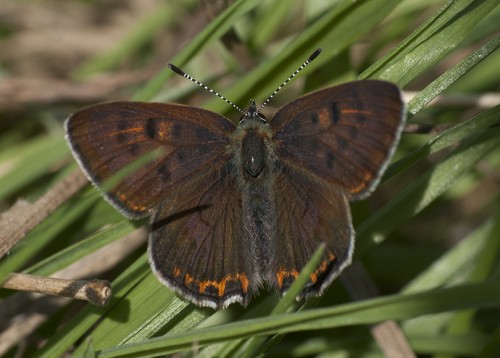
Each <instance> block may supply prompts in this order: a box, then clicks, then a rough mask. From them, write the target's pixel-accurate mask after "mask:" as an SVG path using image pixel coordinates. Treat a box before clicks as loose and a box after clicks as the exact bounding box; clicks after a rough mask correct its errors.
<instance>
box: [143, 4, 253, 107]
mask: <svg viewBox="0 0 500 358" xmlns="http://www.w3.org/2000/svg"><path fill="white" fill-rule="evenodd" d="M259 3H260V0H238V1H235V2H234V3H233V4H232V5H231V6H229V7H228V8H227V9H226V10H225V11H223V12H222V13H221V14H220V15H219V16H217V17H216V18H215V19H214V20H213V21H212V22H211V23H210V24H208V25H207V26H206V27H205V28H204V29H203V31H202V32H200V33H199V34H198V35H196V37H195V38H194V39H192V40H191V41H190V42H189V44H187V45H186V47H184V49H183V50H182V51H180V52H179V53H178V54H177V55H175V56H174V57H173V58H172V59H171V60H170V62H172V63H174V64H175V65H176V66H178V67H182V66H183V65H185V64H186V63H187V62H188V61H189V60H190V59H191V58H192V57H193V56H195V55H196V54H197V53H198V52H199V51H200V50H201V49H202V48H204V47H205V46H207V45H208V44H210V43H211V42H213V41H215V40H217V39H219V38H220V37H221V36H222V35H223V34H224V33H226V32H227V31H228V30H229V29H230V28H231V27H232V26H234V24H235V22H236V21H237V20H238V19H239V18H241V17H242V16H243V15H244V14H246V13H247V12H248V11H250V10H252V9H253V8H254V7H255V6H257V5H258V4H259ZM172 75H173V73H172V71H170V69H168V68H165V69H164V70H163V71H161V72H160V73H159V74H158V75H157V76H156V77H155V78H153V79H152V80H151V81H149V82H148V83H147V84H146V85H145V86H143V87H142V88H141V89H140V90H139V91H137V93H136V94H135V96H134V100H136V101H147V100H150V99H151V98H153V97H154V96H155V95H156V94H157V93H158V92H159V90H160V89H161V88H162V87H163V85H164V84H165V81H166V80H167V79H168V78H170V76H172Z"/></svg>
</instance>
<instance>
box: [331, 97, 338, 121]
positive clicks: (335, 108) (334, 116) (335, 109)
mask: <svg viewBox="0 0 500 358" xmlns="http://www.w3.org/2000/svg"><path fill="white" fill-rule="evenodd" d="M331 111H332V114H331V115H332V122H333V124H337V123H338V121H339V120H340V111H339V108H338V106H337V103H335V102H333V103H332V107H331Z"/></svg>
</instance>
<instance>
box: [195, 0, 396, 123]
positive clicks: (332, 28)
mask: <svg viewBox="0 0 500 358" xmlns="http://www.w3.org/2000/svg"><path fill="white" fill-rule="evenodd" d="M398 3H399V2H398V1H393V0H390V1H384V2H373V1H366V2H354V3H353V2H352V1H349V0H342V1H338V2H336V3H335V4H334V5H332V6H331V8H330V9H329V10H328V11H326V12H325V13H324V14H323V15H322V16H321V17H319V18H317V19H314V21H311V24H310V25H309V26H308V27H307V28H306V29H304V31H302V32H301V33H300V34H299V35H298V36H296V37H294V38H293V41H292V40H290V42H289V43H287V44H286V46H284V47H283V48H282V49H281V51H279V52H278V53H276V54H275V56H273V57H272V58H269V59H267V60H266V61H265V62H263V63H262V64H261V65H260V66H259V67H257V68H256V69H255V70H253V71H251V72H249V73H248V74H247V75H246V76H245V77H244V78H242V79H240V80H238V82H237V83H235V84H234V85H233V86H232V87H231V88H230V89H228V90H227V92H228V93H231V98H230V99H231V100H232V101H233V102H235V103H236V104H238V103H244V104H245V105H246V103H247V101H248V99H249V98H255V97H259V96H260V97H261V98H263V97H267V96H268V95H269V94H270V93H272V91H273V90H275V89H276V87H277V85H278V84H281V83H282V82H283V81H284V80H285V79H286V78H287V77H288V76H289V75H290V74H291V73H292V72H293V71H295V70H296V69H297V67H298V64H299V63H300V61H301V60H303V59H304V60H305V58H306V57H307V56H309V54H311V53H312V52H313V51H314V50H316V49H317V48H318V47H324V49H323V53H322V54H321V56H318V57H317V58H316V59H315V62H314V63H315V66H318V65H321V64H324V63H327V62H328V61H329V60H330V59H331V58H333V57H334V56H336V55H337V54H339V53H340V52H341V51H343V50H344V49H346V48H347V47H348V46H350V45H351V44H352V43H354V42H355V41H356V40H357V39H358V38H359V37H360V36H361V35H363V34H365V33H367V32H368V31H369V30H370V29H372V28H373V27H374V26H375V25H376V24H378V23H379V22H380V21H381V20H382V19H383V18H384V17H385V16H387V14H389V13H390V12H391V11H392V10H393V8H394V7H395V6H396V5H397V4H398ZM306 71H308V69H306V70H304V71H303V72H306ZM261 100H262V99H261ZM204 107H205V108H208V109H211V110H214V111H216V112H219V113H226V112H227V111H228V108H227V105H225V104H224V103H221V101H220V100H218V99H216V98H214V99H212V100H210V101H208V102H207V103H206V105H205V106H204Z"/></svg>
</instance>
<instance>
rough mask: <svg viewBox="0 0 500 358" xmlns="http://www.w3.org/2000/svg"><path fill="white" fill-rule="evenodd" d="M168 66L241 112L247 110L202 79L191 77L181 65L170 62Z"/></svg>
mask: <svg viewBox="0 0 500 358" xmlns="http://www.w3.org/2000/svg"><path fill="white" fill-rule="evenodd" d="M167 66H168V68H170V69H171V70H172V71H174V72H175V73H177V74H178V75H181V76H182V77H186V78H187V79H188V80H190V81H192V82H194V83H196V84H197V85H198V86H200V87H202V88H204V89H206V90H207V91H209V92H210V93H213V94H214V95H216V96H217V97H219V98H220V99H222V100H224V101H226V102H227V103H228V104H230V105H231V106H233V107H234V108H236V109H237V110H238V111H239V112H240V113H243V114H245V112H244V111H243V110H242V109H241V108H240V107H238V106H237V105H235V104H234V103H233V102H231V101H230V100H228V99H227V98H226V97H224V96H223V95H221V94H220V93H219V92H216V91H214V90H213V89H211V88H210V87H208V86H205V85H204V84H203V83H201V82H200V81H198V80H197V79H196V78H193V77H191V76H190V75H188V74H187V73H186V72H184V71H183V70H181V69H180V68H179V67H177V66H174V65H172V64H171V63H169V64H168V65H167Z"/></svg>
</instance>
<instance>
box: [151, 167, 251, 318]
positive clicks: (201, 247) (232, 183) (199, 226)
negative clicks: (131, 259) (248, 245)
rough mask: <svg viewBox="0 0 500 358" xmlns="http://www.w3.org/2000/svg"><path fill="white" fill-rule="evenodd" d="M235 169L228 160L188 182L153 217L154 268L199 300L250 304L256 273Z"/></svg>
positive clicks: (201, 303)
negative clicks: (249, 259) (247, 253)
mask: <svg viewBox="0 0 500 358" xmlns="http://www.w3.org/2000/svg"><path fill="white" fill-rule="evenodd" d="M233 171H234V167H233V166H232V164H231V162H227V163H225V164H224V165H218V166H216V167H214V168H213V169H212V170H211V171H209V172H207V174H206V175H203V176H201V177H198V178H196V179H194V180H192V181H190V182H188V183H186V184H184V185H183V186H181V187H179V189H178V190H177V191H176V192H172V193H171V194H170V195H169V197H168V198H167V200H165V201H164V202H163V203H162V204H161V205H160V207H159V209H158V211H157V212H156V213H155V214H154V215H153V217H152V232H151V235H150V239H149V258H150V263H151V266H152V268H153V270H154V271H155V272H156V274H157V276H158V277H160V279H161V281H162V282H163V283H164V284H166V285H167V286H168V287H170V288H171V289H173V290H174V291H175V292H177V293H179V294H180V295H182V296H183V297H185V298H187V299H189V300H190V301H192V302H194V303H195V304H197V305H199V306H208V307H212V308H224V307H227V306H228V305H229V304H231V303H234V302H240V303H241V304H242V305H246V304H247V303H248V301H249V299H250V295H251V286H252V284H251V283H252V281H253V279H252V277H251V274H250V273H249V270H248V269H247V268H246V267H245V260H244V258H243V257H242V252H243V249H242V247H243V245H244V243H243V240H242V236H241V225H242V219H241V217H242V216H241V205H242V204H241V200H242V199H241V190H240V188H239V185H238V184H237V181H236V177H235V175H234V173H233ZM200 188H203V189H201V190H200Z"/></svg>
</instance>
